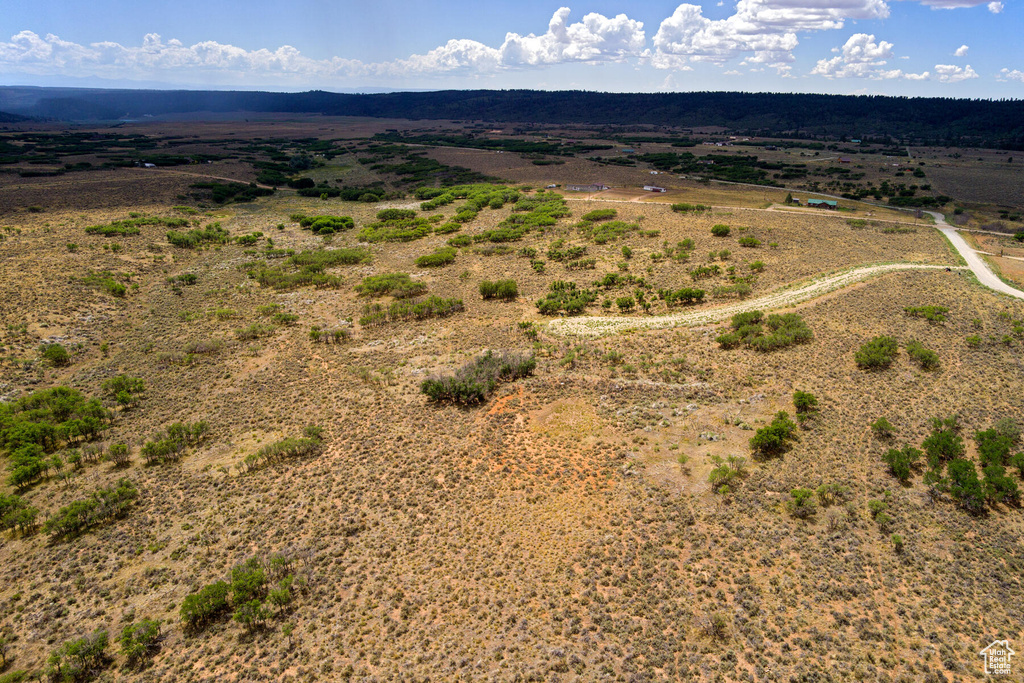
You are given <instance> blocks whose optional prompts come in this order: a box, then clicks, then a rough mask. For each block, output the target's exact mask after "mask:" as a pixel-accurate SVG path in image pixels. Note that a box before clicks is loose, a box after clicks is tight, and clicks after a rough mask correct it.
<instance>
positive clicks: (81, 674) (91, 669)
mask: <svg viewBox="0 0 1024 683" xmlns="http://www.w3.org/2000/svg"><path fill="white" fill-rule="evenodd" d="M108 641H109V637H108V635H107V632H106V630H104V629H99V630H97V631H95V632H93V633H90V634H88V635H85V636H82V637H81V638H78V639H76V640H68V641H66V642H64V643H63V644H62V645H61V646H60V647H58V648H57V649H56V650H54V651H53V652H52V653H51V654H50V657H49V658H48V659H47V665H48V670H47V673H48V674H49V676H50V679H51V680H54V681H67V682H69V683H73V682H76V681H89V680H92V679H93V678H95V677H96V676H98V675H99V674H100V673H101V671H102V670H103V669H104V668H105V667H106V665H107V662H108V661H109V658H108V656H107V653H106V649H107V643H108Z"/></svg>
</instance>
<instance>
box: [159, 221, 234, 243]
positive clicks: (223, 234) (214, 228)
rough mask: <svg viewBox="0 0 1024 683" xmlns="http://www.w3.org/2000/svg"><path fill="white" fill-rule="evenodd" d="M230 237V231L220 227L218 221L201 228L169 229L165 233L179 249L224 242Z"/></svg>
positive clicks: (169, 240)
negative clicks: (183, 230)
mask: <svg viewBox="0 0 1024 683" xmlns="http://www.w3.org/2000/svg"><path fill="white" fill-rule="evenodd" d="M230 239H231V235H230V233H228V231H227V230H225V229H224V228H222V227H220V223H211V224H210V225H208V226H206V227H205V228H203V229H201V230H200V229H193V230H189V231H188V232H179V231H177V230H170V231H168V233H167V241H168V242H170V243H171V244H173V245H174V246H176V247H178V248H180V249H195V248H197V247H201V246H203V245H206V244H226V243H227V242H228V241H230Z"/></svg>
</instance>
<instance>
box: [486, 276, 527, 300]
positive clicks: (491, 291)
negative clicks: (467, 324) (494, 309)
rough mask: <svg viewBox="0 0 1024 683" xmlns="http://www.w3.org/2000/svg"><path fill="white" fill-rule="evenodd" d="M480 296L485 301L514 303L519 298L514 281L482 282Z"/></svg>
mask: <svg viewBox="0 0 1024 683" xmlns="http://www.w3.org/2000/svg"><path fill="white" fill-rule="evenodd" d="M480 296H482V297H483V298H485V299H501V300H502V301H515V299H516V298H517V297H518V296H519V287H518V286H517V285H516V281H515V280H496V281H494V282H492V281H490V280H484V281H483V282H481V283H480Z"/></svg>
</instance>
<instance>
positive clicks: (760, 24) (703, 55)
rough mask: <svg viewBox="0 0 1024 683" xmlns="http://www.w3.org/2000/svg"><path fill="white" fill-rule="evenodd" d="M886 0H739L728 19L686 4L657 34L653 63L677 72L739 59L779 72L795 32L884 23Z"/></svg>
mask: <svg viewBox="0 0 1024 683" xmlns="http://www.w3.org/2000/svg"><path fill="white" fill-rule="evenodd" d="M888 16H889V7H888V5H886V4H885V2H884V1H883V0H824V1H823V0H739V2H738V3H736V12H735V14H733V15H732V16H729V17H727V18H725V19H717V20H712V19H708V18H707V17H705V16H704V13H703V10H702V9H701V7H700V6H699V5H693V4H689V3H684V4H681V5H679V6H678V7H676V9H675V11H674V12H673V13H672V16H670V17H668V18H666V19H665V20H664V21H662V22H661V25H660V26H659V27H658V32H657V33H656V34H655V36H654V41H653V42H654V51H653V52H652V53H651V54H650V58H651V63H652V64H654V66H656V67H659V68H674V67H677V66H678V65H679V64H682V63H686V62H689V61H706V62H715V63H719V64H720V63H723V62H725V61H727V60H729V59H732V58H734V57H738V56H741V55H742V56H745V57H746V58H747V60H748V62H751V63H759V64H768V65H771V66H775V67H776V68H778V67H781V66H783V65H784V64H785V63H787V62H791V61H793V54H792V53H793V50H794V48H796V46H797V45H798V43H799V40H798V38H797V34H798V33H801V32H809V31H823V30H831V29H840V28H842V27H843V25H844V22H845V21H846V20H847V19H884V18H885V17H888Z"/></svg>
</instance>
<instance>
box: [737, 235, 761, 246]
mask: <svg viewBox="0 0 1024 683" xmlns="http://www.w3.org/2000/svg"><path fill="white" fill-rule="evenodd" d="M739 242H740V246H741V247H748V248H754V247H759V246H761V240H759V239H757V238H756V237H741V238H740V240H739Z"/></svg>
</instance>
